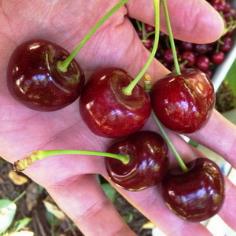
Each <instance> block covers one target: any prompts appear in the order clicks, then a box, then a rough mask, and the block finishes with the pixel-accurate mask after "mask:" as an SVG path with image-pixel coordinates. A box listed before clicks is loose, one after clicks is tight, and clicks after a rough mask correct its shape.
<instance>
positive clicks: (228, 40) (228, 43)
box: [220, 36, 233, 52]
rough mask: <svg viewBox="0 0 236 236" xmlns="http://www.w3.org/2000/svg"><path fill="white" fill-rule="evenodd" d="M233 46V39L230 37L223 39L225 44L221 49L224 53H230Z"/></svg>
mask: <svg viewBox="0 0 236 236" xmlns="http://www.w3.org/2000/svg"><path fill="white" fill-rule="evenodd" d="M232 46H233V39H232V38H231V37H230V36H227V37H225V38H224V39H223V44H222V45H221V47H220V50H221V51H223V52H228V51H230V49H231V48H232Z"/></svg>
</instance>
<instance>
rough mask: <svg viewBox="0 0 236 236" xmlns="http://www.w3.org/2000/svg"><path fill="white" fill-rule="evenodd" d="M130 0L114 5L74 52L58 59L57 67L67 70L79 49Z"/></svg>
mask: <svg viewBox="0 0 236 236" xmlns="http://www.w3.org/2000/svg"><path fill="white" fill-rule="evenodd" d="M127 2H128V0H121V1H119V2H118V3H117V4H116V5H115V6H114V7H112V8H111V9H110V10H109V11H108V12H107V13H106V14H105V15H104V16H103V17H102V18H101V19H100V20H99V21H98V22H97V23H96V24H95V25H94V26H93V27H92V28H91V30H90V31H89V32H88V34H86V35H85V37H84V38H83V39H82V40H81V41H80V43H79V44H78V46H77V47H76V48H75V49H74V50H73V51H72V53H71V54H70V55H69V56H68V57H67V58H66V59H65V60H64V61H58V63H57V68H58V69H59V70H60V71H62V72H66V71H67V69H68V67H69V65H70V63H71V62H72V61H73V59H74V58H75V57H76V56H77V54H78V53H79V51H80V50H81V49H82V48H83V46H84V45H85V44H86V43H87V42H88V41H89V39H90V38H91V37H92V36H93V35H94V34H95V33H96V31H97V30H98V29H99V28H100V27H101V26H102V25H103V24H104V23H105V22H106V21H107V20H108V19H109V18H110V17H111V16H112V15H113V14H114V13H115V12H116V11H118V10H119V9H120V8H121V7H123V6H124V5H125V4H126V3H127Z"/></svg>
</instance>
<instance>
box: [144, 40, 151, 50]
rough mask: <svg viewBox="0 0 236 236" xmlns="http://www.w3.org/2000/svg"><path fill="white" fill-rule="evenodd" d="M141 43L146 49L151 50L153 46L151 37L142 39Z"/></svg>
mask: <svg viewBox="0 0 236 236" xmlns="http://www.w3.org/2000/svg"><path fill="white" fill-rule="evenodd" d="M143 45H144V46H145V47H146V48H147V49H148V50H151V49H152V47H153V39H145V40H143Z"/></svg>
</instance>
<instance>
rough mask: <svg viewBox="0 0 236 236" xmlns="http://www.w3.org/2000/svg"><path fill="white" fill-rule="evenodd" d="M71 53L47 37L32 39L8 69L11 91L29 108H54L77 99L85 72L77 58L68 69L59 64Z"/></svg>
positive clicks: (12, 57) (21, 46) (22, 48)
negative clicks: (60, 68)
mask: <svg viewBox="0 0 236 236" xmlns="http://www.w3.org/2000/svg"><path fill="white" fill-rule="evenodd" d="M68 56H69V53H68V52H67V51H66V50H65V49H63V48H61V47H60V46H58V45H56V44H54V43H52V42H49V41H45V40H38V39H37V40H31V41H28V42H25V43H23V44H21V45H19V46H18V47H17V48H16V49H15V51H14V52H13V54H12V56H11V58H10V61H9V64H8V69H7V84H8V88H9V91H10V92H11V94H12V95H13V96H14V97H15V98H16V99H17V100H18V101H20V102H21V103H23V104H24V105H26V106H27V107H29V108H31V109H35V110H41V111H54V110H58V109H61V108H63V107H65V106H67V105H69V104H71V103H72V102H74V101H75V100H76V99H77V98H78V97H79V95H80V93H81V90H82V88H83V86H84V80H85V79H84V74H83V71H82V70H81V69H80V66H79V65H78V64H77V62H76V61H75V60H73V61H72V63H71V64H70V66H69V67H68V70H67V72H62V71H60V70H59V69H58V67H57V63H58V62H59V61H61V60H64V59H66V58H67V57H68Z"/></svg>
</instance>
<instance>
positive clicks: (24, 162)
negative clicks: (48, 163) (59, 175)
mask: <svg viewBox="0 0 236 236" xmlns="http://www.w3.org/2000/svg"><path fill="white" fill-rule="evenodd" d="M59 155H89V156H103V157H109V158H113V159H117V160H119V161H121V162H122V163H123V164H124V165H126V164H128V163H129V161H130V158H129V157H128V156H125V155H119V154H114V153H109V152H98V151H88V150H38V151H35V152H32V153H31V154H30V155H29V156H26V157H25V158H24V159H21V160H18V161H16V162H15V163H14V169H15V170H16V171H23V170H25V169H26V168H28V167H29V166H30V165H31V164H33V163H34V162H36V161H39V160H43V159H45V158H47V157H51V156H59Z"/></svg>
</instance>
